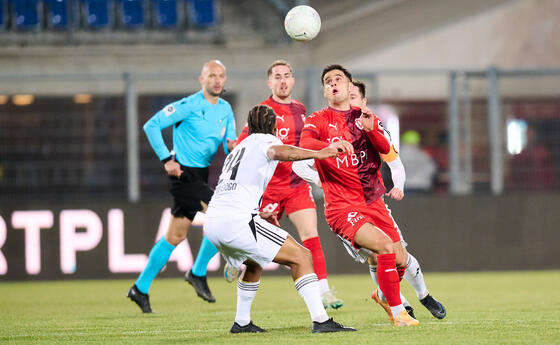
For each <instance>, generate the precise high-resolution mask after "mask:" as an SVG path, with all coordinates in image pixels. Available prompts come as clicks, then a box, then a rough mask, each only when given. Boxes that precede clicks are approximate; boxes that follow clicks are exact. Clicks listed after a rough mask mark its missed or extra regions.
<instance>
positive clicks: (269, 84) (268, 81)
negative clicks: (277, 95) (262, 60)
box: [266, 78, 272, 89]
mask: <svg viewBox="0 0 560 345" xmlns="http://www.w3.org/2000/svg"><path fill="white" fill-rule="evenodd" d="M266 86H268V88H269V89H272V86H271V83H270V78H268V79H267V80H266Z"/></svg>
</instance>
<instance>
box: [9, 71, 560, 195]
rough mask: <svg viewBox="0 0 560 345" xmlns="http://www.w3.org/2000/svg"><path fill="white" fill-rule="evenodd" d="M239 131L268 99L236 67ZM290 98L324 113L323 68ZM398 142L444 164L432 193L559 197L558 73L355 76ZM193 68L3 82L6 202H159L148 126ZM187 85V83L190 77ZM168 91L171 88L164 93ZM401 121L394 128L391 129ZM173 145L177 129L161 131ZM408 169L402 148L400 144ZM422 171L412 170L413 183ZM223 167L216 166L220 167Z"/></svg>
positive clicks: (250, 75)
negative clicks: (414, 144)
mask: <svg viewBox="0 0 560 345" xmlns="http://www.w3.org/2000/svg"><path fill="white" fill-rule="evenodd" d="M228 74H229V80H230V81H228V85H227V88H228V92H227V93H226V94H225V97H226V99H228V100H229V101H230V103H232V105H233V108H234V111H235V114H236V121H237V125H238V128H240V125H242V124H243V123H244V118H245V116H244V114H246V112H247V111H248V109H249V108H250V106H251V105H252V104H255V103H257V102H259V101H262V100H263V99H264V98H265V97H267V92H268V90H267V89H266V88H265V87H264V80H263V77H262V73H256V72H254V71H229V72H228ZM296 75H297V77H298V79H297V80H298V81H297V83H298V84H297V85H296V91H295V96H296V98H298V99H300V100H302V101H303V102H304V103H305V104H306V105H307V106H308V110H309V111H313V110H316V109H319V108H321V107H322V106H324V100H322V98H321V94H322V90H321V85H320V83H319V80H320V79H319V76H320V71H318V70H316V69H307V70H302V71H296ZM354 75H355V76H356V77H358V78H360V79H363V80H364V81H365V82H366V84H367V86H368V98H369V100H370V104H372V105H373V107H374V109H375V111H376V112H377V113H378V114H379V115H380V116H381V117H382V118H383V119H384V120H385V121H389V122H391V121H392V122H391V123H386V125H387V126H388V127H389V128H390V129H391V128H397V129H396V130H393V138H394V139H398V137H399V136H400V135H399V134H400V133H404V132H406V131H409V130H413V131H416V132H417V133H419V134H420V137H421V141H420V144H421V148H422V150H423V152H425V153H428V156H429V159H431V160H432V161H433V162H434V163H435V165H436V166H437V172H436V173H435V176H434V177H433V179H434V180H435V181H434V182H435V184H434V187H433V188H431V189H430V190H429V192H430V193H432V192H436V193H448V192H449V193H451V194H472V193H492V194H502V193H505V192H510V191H511V192H514V191H523V192H527V191H558V187H559V183H558V177H559V173H560V139H559V138H560V136H559V135H558V133H559V129H560V128H559V126H560V69H534V70H498V69H495V68H490V69H488V70H476V71H474V70H463V71H460V70H455V71H451V70H391V71H389V70H386V71H357V72H355V73H354ZM197 76H198V72H195V71H192V72H180V73H158V74H157V75H156V74H148V73H140V72H134V73H124V74H51V75H45V74H41V75H38V74H37V75H31V74H2V75H0V200H4V201H6V200H11V199H13V198H20V199H26V200H36V199H45V200H59V199H80V200H84V199H97V198H105V199H107V198H109V199H118V200H123V199H128V200H130V201H138V200H140V199H141V198H161V197H165V196H166V195H167V194H166V192H165V188H162V186H163V185H165V183H166V182H165V177H164V176H163V171H162V168H161V165H160V164H159V162H158V161H157V159H156V158H155V155H154V154H153V152H152V150H151V148H150V147H149V145H148V143H147V140H146V139H145V138H144V136H143V135H142V134H141V130H140V129H141V125H142V124H143V123H144V122H145V121H146V120H147V119H148V118H149V117H150V116H151V115H152V114H153V113H155V112H156V111H157V110H159V109H161V108H162V107H163V106H165V105H166V104H168V103H169V102H171V101H173V100H176V99H178V98H180V97H184V96H185V95H186V94H188V92H187V93H185V92H184V90H190V91H191V92H194V91H196V90H197V89H198V87H199V86H198V85H197V83H196V77H197ZM187 81H188V82H187ZM161 85H164V87H161V88H160V86H161ZM395 126H396V127H395ZM165 138H166V140H167V142H168V143H170V131H167V132H166V133H165ZM399 149H400V150H401V153H402V156H403V161H404V163H405V167H406V166H407V163H408V161H407V160H406V159H405V152H406V150H405V149H406V148H405V147H404V146H403V145H401V147H400V148H399ZM415 169H416V168H410V167H407V175H408V176H409V178H413V176H414V173H415V172H416V170H415ZM218 170H219V159H218V160H217V163H216V167H215V168H214V169H213V173H214V175H216V173H217V171H218Z"/></svg>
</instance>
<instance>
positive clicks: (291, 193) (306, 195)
mask: <svg viewBox="0 0 560 345" xmlns="http://www.w3.org/2000/svg"><path fill="white" fill-rule="evenodd" d="M307 208H316V207H315V201H314V200H313V194H312V193H311V186H310V185H308V184H307V183H306V184H303V185H301V186H300V187H296V188H287V189H286V190H275V189H267V190H266V191H265V192H264V195H263V198H262V202H261V209H260V211H261V212H278V216H277V218H278V219H280V218H281V217H282V214H283V213H284V211H286V215H287V216H288V215H290V214H291V213H293V212H296V211H299V210H304V209H307Z"/></svg>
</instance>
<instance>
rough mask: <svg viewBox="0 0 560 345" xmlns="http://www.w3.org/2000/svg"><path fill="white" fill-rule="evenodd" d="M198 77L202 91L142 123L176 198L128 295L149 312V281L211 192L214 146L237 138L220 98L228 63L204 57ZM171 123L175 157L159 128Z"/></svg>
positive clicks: (228, 144) (229, 144) (231, 143)
mask: <svg viewBox="0 0 560 345" xmlns="http://www.w3.org/2000/svg"><path fill="white" fill-rule="evenodd" d="M198 80H199V81H200V85H201V86H202V90H201V91H199V92H197V93H195V94H193V95H191V96H189V97H186V98H183V99H181V100H179V101H177V102H173V103H171V104H169V105H167V106H166V107H165V108H163V109H162V110H160V111H158V112H157V113H156V114H155V115H154V116H153V117H152V118H151V119H150V120H148V122H146V124H145V125H144V131H145V132H146V135H147V136H148V140H149V142H150V145H151V146H152V148H153V149H154V151H155V153H156V155H157V156H158V158H159V159H160V160H161V162H162V164H163V166H164V168H165V171H166V172H167V174H168V175H169V179H170V180H171V181H170V192H171V194H172V195H173V199H174V202H173V208H172V210H171V214H172V216H171V222H170V223H169V228H168V229H167V233H166V234H165V236H164V237H162V238H161V239H160V240H159V241H158V242H157V243H156V244H155V245H154V246H153V248H152V250H151V251H150V255H149V257H148V263H147V264H146V267H144V270H143V271H142V273H140V276H139V277H138V279H137V280H136V282H135V283H134V285H133V286H132V287H131V288H130V289H129V291H128V294H127V296H128V298H130V299H131V300H132V301H134V302H136V304H138V306H139V307H140V309H142V312H144V313H151V312H152V308H151V306H150V299H149V296H148V291H149V289H150V285H151V284H152V281H153V280H154V279H155V277H156V275H157V274H158V273H159V272H160V271H161V269H162V268H163V266H164V265H165V264H166V263H167V261H168V260H169V257H170V256H171V253H172V252H173V250H174V249H175V246H177V245H178V244H179V243H181V242H182V241H183V240H184V239H185V238H186V237H187V231H188V229H189V227H190V225H191V223H192V220H193V219H194V216H195V214H196V213H197V212H198V211H205V210H206V207H207V206H208V203H209V202H210V198H211V197H212V194H213V191H212V189H210V187H209V186H208V166H209V165H210V162H211V161H212V159H214V156H215V155H216V151H217V149H218V145H220V144H223V146H224V151H225V153H226V154H228V153H229V151H230V150H232V149H233V146H234V141H235V138H236V135H235V120H234V117H233V111H232V109H231V106H230V105H229V103H228V102H226V101H225V100H223V99H222V98H220V95H221V94H222V92H223V90H224V84H225V82H226V67H225V66H224V64H223V63H221V62H220V61H218V60H211V61H208V62H207V63H205V64H204V66H203V67H202V71H201V73H200V77H199V78H198ZM169 126H173V151H174V152H175V156H172V155H171V152H170V151H169V149H168V148H167V146H166V145H165V142H164V141H163V137H162V135H161V130H162V129H164V128H167V127H169ZM195 284H202V285H206V281H205V280H197V281H195ZM207 286H208V285H206V289H208V287H207Z"/></svg>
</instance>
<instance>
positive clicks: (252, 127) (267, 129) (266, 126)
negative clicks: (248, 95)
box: [247, 104, 276, 135]
mask: <svg viewBox="0 0 560 345" xmlns="http://www.w3.org/2000/svg"><path fill="white" fill-rule="evenodd" d="M247 126H248V127H249V135H251V134H253V133H264V134H275V133H274V129H275V127H276V113H275V112H274V110H273V109H272V108H271V107H269V106H268V105H265V104H259V105H255V106H254V107H253V109H251V110H250V111H249V116H248V118H247Z"/></svg>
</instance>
